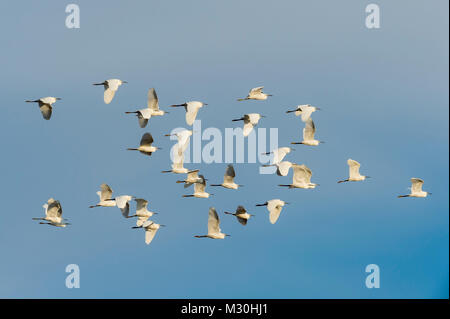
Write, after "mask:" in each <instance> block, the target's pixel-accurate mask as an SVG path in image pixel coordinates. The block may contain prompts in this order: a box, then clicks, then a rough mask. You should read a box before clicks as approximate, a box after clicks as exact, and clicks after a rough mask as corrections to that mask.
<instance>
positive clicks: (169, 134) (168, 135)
mask: <svg viewBox="0 0 450 319" xmlns="http://www.w3.org/2000/svg"><path fill="white" fill-rule="evenodd" d="M174 135H175V134H164V136H174Z"/></svg>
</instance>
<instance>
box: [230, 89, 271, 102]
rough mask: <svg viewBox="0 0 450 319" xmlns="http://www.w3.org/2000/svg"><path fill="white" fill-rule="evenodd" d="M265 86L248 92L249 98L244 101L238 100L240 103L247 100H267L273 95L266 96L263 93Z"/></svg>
mask: <svg viewBox="0 0 450 319" xmlns="http://www.w3.org/2000/svg"><path fill="white" fill-rule="evenodd" d="M263 88H264V86H259V87H257V88H253V89H251V90H250V92H248V95H247V97H245V98H243V99H238V101H245V100H260V101H261V100H267V97H269V96H272V94H266V93H263V91H262V90H263Z"/></svg>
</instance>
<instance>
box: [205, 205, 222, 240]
mask: <svg viewBox="0 0 450 319" xmlns="http://www.w3.org/2000/svg"><path fill="white" fill-rule="evenodd" d="M219 224H220V220H219V216H218V215H217V212H216V209H215V208H214V207H211V208H210V209H209V214H208V234H217V233H220V227H219Z"/></svg>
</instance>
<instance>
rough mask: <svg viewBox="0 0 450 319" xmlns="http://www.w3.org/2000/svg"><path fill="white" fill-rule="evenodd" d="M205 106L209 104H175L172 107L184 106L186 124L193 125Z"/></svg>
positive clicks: (197, 102)
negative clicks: (199, 111)
mask: <svg viewBox="0 0 450 319" xmlns="http://www.w3.org/2000/svg"><path fill="white" fill-rule="evenodd" d="M205 105H208V104H206V103H203V102H199V101H191V102H186V103H183V104H173V105H170V106H171V107H179V106H184V109H185V110H186V123H187V124H188V125H192V124H193V123H194V121H195V118H196V117H197V113H198V110H200V109H201V108H202V107H203V106H205Z"/></svg>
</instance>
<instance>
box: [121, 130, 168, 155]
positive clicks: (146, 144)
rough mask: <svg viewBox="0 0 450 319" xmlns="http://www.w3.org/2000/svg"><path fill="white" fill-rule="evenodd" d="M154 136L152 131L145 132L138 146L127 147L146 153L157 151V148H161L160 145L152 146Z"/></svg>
mask: <svg viewBox="0 0 450 319" xmlns="http://www.w3.org/2000/svg"><path fill="white" fill-rule="evenodd" d="M152 143H153V137H152V135H151V134H150V133H145V134H144V135H142V138H141V143H140V145H139V147H138V148H127V150H129V151H139V152H141V153H142V154H144V155H148V156H150V155H152V153H154V152H156V150H158V149H160V148H159V147H156V146H152Z"/></svg>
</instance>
